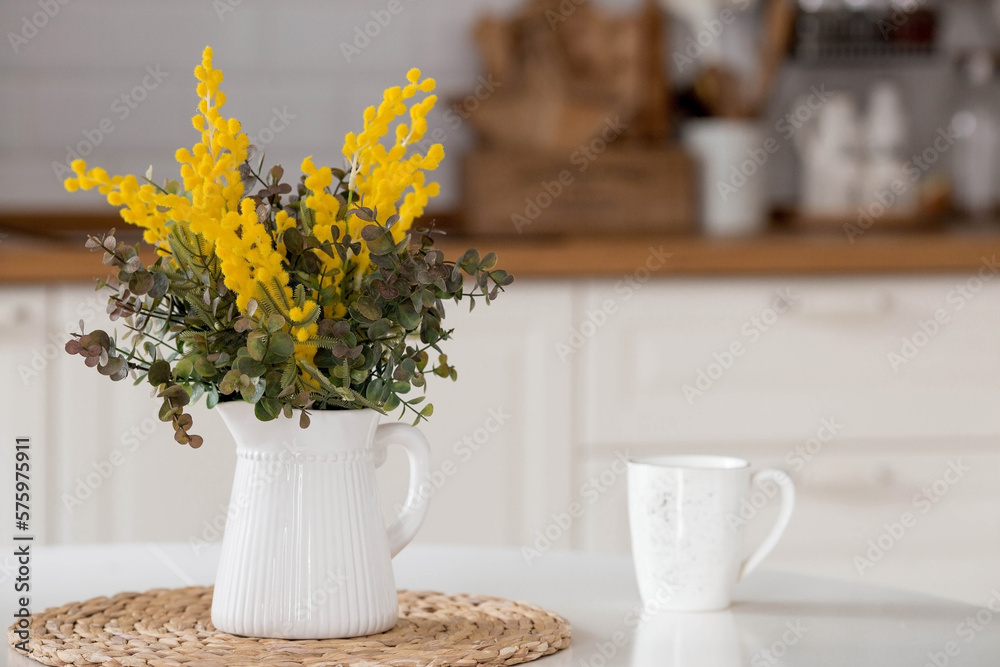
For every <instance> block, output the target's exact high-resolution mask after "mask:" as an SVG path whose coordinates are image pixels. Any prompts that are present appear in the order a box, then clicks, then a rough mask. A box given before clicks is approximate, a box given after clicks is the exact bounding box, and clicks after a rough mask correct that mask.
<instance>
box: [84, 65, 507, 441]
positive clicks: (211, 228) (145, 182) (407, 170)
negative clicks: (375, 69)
mask: <svg viewBox="0 0 1000 667" xmlns="http://www.w3.org/2000/svg"><path fill="white" fill-rule="evenodd" d="M194 73H195V77H196V78H197V80H198V88H197V92H198V97H199V102H198V113H197V114H196V115H195V116H194V118H193V119H192V122H193V124H194V129H195V130H197V131H198V132H199V133H200V134H201V141H200V142H199V143H197V144H195V146H194V147H193V148H191V149H187V148H181V149H180V150H178V151H177V154H176V157H177V162H178V163H179V164H180V177H181V178H180V181H177V180H166V181H165V182H163V183H162V184H157V183H155V182H154V181H153V175H152V168H150V170H149V171H148V172H147V173H146V174H145V176H144V177H143V178H142V179H141V180H140V179H138V178H136V177H135V176H132V175H128V176H110V175H109V174H108V173H107V172H106V171H105V170H104V169H101V168H100V167H96V168H92V169H88V167H87V164H86V163H85V162H84V161H83V160H76V161H74V162H73V164H72V165H71V166H72V169H73V172H74V174H75V175H74V176H73V177H70V178H67V179H66V181H65V186H66V189H67V190H69V191H75V190H90V189H92V188H97V190H98V191H99V192H100V193H101V194H103V195H105V196H106V197H107V200H108V203H109V204H111V205H113V206H118V207H121V216H122V218H123V219H124V220H125V222H127V223H129V224H131V225H136V226H138V227H140V228H141V229H142V230H143V240H144V241H145V242H146V243H147V244H149V245H151V246H152V247H153V248H154V249H155V253H156V255H155V261H152V262H151V263H148V265H147V264H144V262H143V259H142V257H141V256H140V252H139V247H138V246H137V245H136V246H132V245H129V244H127V243H124V242H120V241H118V240H117V239H116V238H115V231H114V230H111V231H110V232H109V233H107V234H105V235H103V236H92V237H90V238H89V240H88V241H87V246H88V247H89V248H91V249H94V250H99V251H103V253H104V263H105V264H106V265H107V266H108V267H111V268H112V269H113V270H115V271H117V273H115V274H113V275H112V276H111V277H110V278H109V279H108V280H106V281H101V282H100V283H99V288H105V289H109V290H110V292H111V293H110V295H109V306H108V312H109V313H110V316H111V319H112V320H117V319H123V320H124V326H125V329H127V331H126V332H125V333H124V335H123V336H122V339H121V340H118V339H117V338H116V336H114V335H112V334H109V333H107V332H106V331H103V330H94V331H91V332H89V333H86V332H84V331H83V330H82V326H83V325H82V322H81V331H80V333H78V334H74V336H73V338H72V339H71V340H70V341H69V342H67V344H66V350H67V352H69V353H71V354H79V355H81V356H83V357H84V358H85V359H86V363H87V365H88V366H91V367H96V368H97V370H98V371H99V372H100V373H101V374H102V375H106V376H108V377H110V378H111V379H112V380H124V379H125V378H127V377H130V376H131V377H132V378H133V379H134V380H135V382H136V384H139V383H140V382H142V381H144V380H145V381H148V382H149V383H150V384H151V385H153V386H154V387H155V388H156V389H157V396H159V397H160V398H162V399H163V403H162V406H161V408H160V413H159V416H160V419H161V420H163V421H169V422H171V423H172V425H173V428H174V431H175V439H176V440H177V441H178V442H179V443H182V444H188V445H190V446H192V447H199V446H200V445H201V444H202V438H201V437H200V436H198V435H195V434H193V433H192V432H191V426H192V418H191V415H190V414H189V413H186V412H185V411H184V408H185V407H186V406H187V405H188V404H189V403H191V402H192V401H196V400H198V399H199V398H201V397H202V396H204V397H205V400H206V403H207V405H208V407H210V408H211V407H214V406H215V405H216V404H217V403H218V402H219V401H226V400H244V401H247V402H250V403H252V404H254V406H255V413H256V416H257V417H258V418H259V419H261V420H265V421H267V420H271V419H275V418H277V417H278V416H279V415H282V414H284V415H285V416H286V417H291V416H292V415H293V411H295V410H298V411H299V413H300V424H301V426H302V427H303V428H305V427H307V426H308V425H309V410H310V409H320V410H325V409H360V408H372V409H375V410H378V411H381V412H388V411H392V410H395V409H397V408H399V409H400V410H401V412H402V413H406V412H407V411H409V412H412V413H413V415H414V416H415V423H416V421H419V420H420V419H423V418H426V417H428V416H430V415H431V413H432V412H433V406H432V405H431V404H430V403H427V404H423V405H421V403H422V401H423V399H424V397H425V396H424V394H423V392H421V393H420V395H416V396H413V395H411V390H412V389H413V388H414V387H416V388H420V389H425V376H426V374H427V373H432V374H434V375H438V376H440V377H447V378H451V379H452V380H454V379H456V377H457V373H456V371H455V369H454V368H453V367H451V366H450V365H449V363H448V358H447V356H446V355H445V354H444V352H442V350H441V347H440V345H441V343H442V341H444V340H447V339H448V338H450V336H451V333H452V332H451V330H449V329H445V328H444V326H443V319H444V314H445V313H444V306H443V302H444V301H447V300H454V301H456V302H457V301H461V300H462V299H463V298H466V297H467V298H468V299H469V307H470V309H471V308H472V307H473V306H474V305H475V303H476V299H477V298H481V299H482V300H484V301H485V302H486V303H487V304H488V303H489V302H490V301H491V300H493V299H495V298H496V297H497V295H498V293H499V292H500V291H501V290H502V289H503V288H504V287H505V286H507V285H509V284H510V283H511V282H512V281H513V276H511V275H509V274H508V273H506V272H505V271H503V270H500V269H496V268H495V266H496V261H497V259H496V255H494V254H493V253H489V254H486V255H485V256H480V255H479V253H478V252H477V251H476V250H475V249H470V250H468V251H466V252H465V253H464V254H463V255H462V256H461V257H460V258H458V259H457V260H456V261H448V260H446V259H445V258H444V255H443V254H442V252H441V251H440V250H437V249H435V248H434V236H436V235H437V234H439V233H440V232H437V231H435V230H434V229H433V226H432V225H431V224H422V223H420V222H419V221H418V218H419V217H420V215H421V214H422V213H423V211H424V207H425V205H426V204H427V201H428V199H429V198H430V197H433V196H434V195H436V194H437V192H438V184H437V183H431V182H428V181H427V177H426V172H428V171H431V170H433V169H435V168H436V167H437V165H438V163H439V162H440V161H441V159H442V158H443V157H444V150H443V149H442V147H441V145H440V144H434V145H432V146H430V147H429V148H428V149H427V150H426V153H425V154H423V155H421V154H419V153H414V154H412V155H410V154H408V153H409V151H410V149H411V148H412V147H413V146H414V145H415V144H417V143H418V142H419V141H420V140H421V139H422V138H423V136H424V134H425V132H426V129H427V121H426V117H427V113H428V112H429V111H430V109H431V108H432V107H433V106H434V103H435V101H436V97H435V96H434V95H429V94H427V93H430V92H431V91H433V89H434V80H433V79H427V78H423V79H422V78H421V73H420V71H419V70H417V69H412V70H410V72H409V73H408V74H407V76H406V80H407V83H406V85H405V86H401V87H400V86H397V87H393V88H389V89H388V90H386V91H385V94H384V97H383V99H382V102H381V104H379V106H378V107H377V108H376V107H369V108H368V109H366V110H365V114H364V129H363V130H362V131H361V132H360V133H358V134H355V133H354V132H350V133H348V134H347V136H346V138H345V141H344V149H343V154H344V158H345V163H344V168H342V169H341V168H331V167H326V166H322V167H318V166H316V165H315V164H314V162H313V159H312V157H307V158H305V159H304V160H303V161H302V171H303V176H302V178H301V179H300V180H299V182H298V183H297V185H296V186H295V187H293V186H292V185H290V184H288V183H286V182H283V180H282V179H283V177H284V171H283V169H282V168H281V167H280V166H274V167H272V168H271V169H269V170H267V171H265V170H264V169H263V159H261V160H260V161H256V160H255V152H256V149H255V148H254V147H253V146H251V145H250V143H249V140H248V139H247V136H246V134H244V133H243V131H242V130H241V126H240V123H239V121H237V120H236V119H234V118H226V117H224V116H223V115H222V113H221V109H222V107H223V105H224V104H225V100H226V97H225V94H224V93H223V92H222V91H221V90H220V89H219V86H220V84H221V83H222V79H223V76H222V72H221V71H219V70H217V69H215V68H214V67H213V66H212V50H211V48H206V49H205V52H204V54H203V58H202V63H201V65H199V66H198V67H196V68H195V72H194ZM421 94H424V95H423V98H422V99H421V100H420V101H416V100H417V98H418V97H420V96H421ZM407 112H409V119H408V122H405V121H406V119H403V120H398V119H399V118H400V117H401V116H403V115H404V114H406V113H407ZM393 123H396V124H395V126H394V128H390V126H392V125H393ZM390 129H392V132H393V133H394V139H395V141H394V143H393V144H392V145H391V146H387V145H385V144H384V143H383V138H384V137H385V136H386V135H387V134H389V133H390ZM254 162H257V164H256V166H255V164H254ZM466 277H468V279H467V278H466ZM467 286H468V287H469V289H468V291H466V287H467ZM432 357H433V361H432Z"/></svg>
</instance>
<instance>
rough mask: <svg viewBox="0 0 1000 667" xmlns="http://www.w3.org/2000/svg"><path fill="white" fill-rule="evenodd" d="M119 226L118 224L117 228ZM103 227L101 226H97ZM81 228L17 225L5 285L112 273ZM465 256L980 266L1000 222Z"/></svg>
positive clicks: (578, 266)
mask: <svg viewBox="0 0 1000 667" xmlns="http://www.w3.org/2000/svg"><path fill="white" fill-rule="evenodd" d="M108 226H111V225H108ZM97 228H100V227H97ZM83 238H84V235H83V234H82V233H81V232H73V233H71V234H70V235H69V236H54V237H52V238H49V239H45V238H39V237H38V236H37V235H36V236H33V237H26V236H24V235H23V234H20V233H16V232H12V233H10V234H9V235H8V236H6V238H4V237H0V283H29V282H34V283H38V282H43V283H44V282H67V281H86V280H91V279H93V278H95V277H98V276H104V275H106V274H107V270H106V267H104V266H103V264H102V263H101V261H100V260H101V257H100V255H99V254H98V253H91V252H90V251H88V250H86V249H85V248H84V247H83V242H82V239H83ZM440 246H441V248H442V249H443V250H444V251H445V253H446V254H447V255H450V256H452V257H457V255H458V254H459V253H461V252H462V251H463V250H465V249H466V248H468V247H476V248H478V249H479V250H480V252H483V253H485V252H487V251H489V250H493V251H495V252H496V253H497V255H498V256H499V258H500V261H499V264H498V266H499V267H500V268H503V269H505V270H507V271H509V272H510V273H513V274H514V275H515V276H519V277H522V278H575V277H615V276H617V277H622V276H625V275H629V274H633V273H635V272H637V271H638V272H640V273H642V272H644V271H645V270H646V269H650V271H651V273H652V274H653V275H656V276H665V277H666V276H679V275H686V276H690V275H701V276H727V275H776V274H878V273H882V274H884V273H926V272H964V271H974V270H976V269H977V268H978V267H979V266H981V265H982V264H983V262H984V261H986V260H987V259H989V258H992V257H993V256H994V255H997V256H1000V225H995V226H993V227H992V228H990V229H980V230H972V229H968V228H962V227H949V228H947V229H945V230H941V231H936V232H923V233H911V234H902V233H900V234H879V233H875V232H874V231H872V232H870V233H868V234H866V235H864V236H862V237H860V238H856V239H854V243H851V242H850V241H849V240H848V239H847V238H846V237H845V236H844V235H837V234H830V235H819V234H807V233H770V234H766V235H763V236H758V237H752V238H745V239H732V240H722V239H709V238H704V237H699V236H666V235H664V236H622V235H618V236H605V237H596V236H587V237H568V238H544V237H538V238H525V237H464V236H457V235H449V236H447V237H445V239H444V240H442V241H441V242H440Z"/></svg>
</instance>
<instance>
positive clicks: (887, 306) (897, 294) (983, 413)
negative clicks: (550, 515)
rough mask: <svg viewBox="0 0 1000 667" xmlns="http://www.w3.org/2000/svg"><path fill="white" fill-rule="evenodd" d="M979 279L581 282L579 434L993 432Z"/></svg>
mask: <svg viewBox="0 0 1000 667" xmlns="http://www.w3.org/2000/svg"><path fill="white" fill-rule="evenodd" d="M975 278H976V277H975V275H971V276H962V275H954V276H942V277H934V278H909V279H908V278H893V279H870V278H865V279H861V278H858V279H840V278H838V279H802V278H794V277H793V278H789V279H787V280H783V279H754V280H747V281H743V282H736V281H733V280H715V279H711V280H710V279H704V280H671V281H659V282H650V283H648V284H646V285H641V286H639V288H638V289H632V290H627V291H626V290H621V289H616V287H615V285H614V284H610V283H601V282H592V283H589V284H588V285H587V286H586V287H585V288H583V291H582V298H581V299H579V300H578V308H577V309H576V310H577V312H576V313H575V327H574V329H573V331H572V332H571V334H570V336H572V337H573V338H572V341H570V339H569V338H568V339H567V341H568V342H572V343H574V344H575V347H573V346H571V347H570V348H569V349H570V350H571V354H573V355H578V356H577V359H578V361H579V368H580V374H581V380H582V381H581V383H580V392H581V395H582V399H581V404H582V407H583V410H582V412H581V414H582V420H583V427H582V433H581V437H582V440H583V441H584V442H585V443H586V444H587V445H590V446H615V445H621V444H632V443H654V442H685V443H697V442H717V441H719V440H734V439H744V440H759V441H767V440H773V439H798V438H801V437H803V436H805V435H806V434H808V433H810V432H812V431H813V430H815V428H816V425H817V424H818V423H819V422H820V420H821V419H822V418H824V417H835V418H836V419H837V420H838V421H839V422H841V423H843V424H844V431H845V432H844V435H849V436H852V437H874V438H885V437H912V438H929V437H944V436H989V435H997V434H1000V412H998V411H997V410H996V409H995V397H996V396H997V390H998V389H1000V336H997V335H996V332H998V331H1000V310H998V309H997V308H996V307H995V306H994V304H995V303H996V302H997V297H998V296H1000V280H998V281H997V282H996V283H993V282H989V281H987V282H985V283H983V282H981V281H980V282H979V283H978V289H977V290H975V291H972V290H971V288H970V285H974V284H975V283H974V282H970V281H973V280H974V279H975ZM619 287H620V285H619ZM588 322H590V323H591V324H589V325H588V324H587V323H588ZM588 334H589V335H588ZM563 352H564V354H565V348H563Z"/></svg>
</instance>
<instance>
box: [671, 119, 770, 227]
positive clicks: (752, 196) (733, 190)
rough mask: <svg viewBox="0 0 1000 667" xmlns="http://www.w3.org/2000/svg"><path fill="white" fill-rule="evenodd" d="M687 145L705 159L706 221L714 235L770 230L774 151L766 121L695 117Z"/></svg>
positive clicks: (702, 198) (701, 163)
mask: <svg viewBox="0 0 1000 667" xmlns="http://www.w3.org/2000/svg"><path fill="white" fill-rule="evenodd" d="M681 137H682V142H683V144H684V147H685V148H687V150H688V151H689V152H690V153H691V154H692V155H693V156H694V157H695V159H696V160H697V161H698V162H699V166H700V172H701V178H700V179H699V183H700V189H701V193H700V203H701V223H702V229H703V231H704V233H705V234H707V235H709V236H747V235H751V234H758V233H760V232H762V231H764V230H765V229H766V228H767V223H768V217H769V210H768V208H769V207H768V178H767V173H768V171H769V170H770V164H769V162H770V160H771V159H772V157H773V151H769V150H768V145H767V144H766V143H765V142H766V138H765V136H764V130H763V128H762V126H761V124H760V123H759V122H757V121H752V120H729V119H722V118H707V119H699V120H693V121H689V122H687V123H686V124H685V125H684V128H683V130H682V132H681Z"/></svg>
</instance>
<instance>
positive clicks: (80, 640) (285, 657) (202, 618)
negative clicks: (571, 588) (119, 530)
mask: <svg viewBox="0 0 1000 667" xmlns="http://www.w3.org/2000/svg"><path fill="white" fill-rule="evenodd" d="M211 608H212V589H211V588H207V587H200V586H199V587H190V588H175V589H154V590H151V591H147V592H145V593H120V594H118V595H116V596H114V597H111V598H106V597H102V598H94V599H92V600H87V601H86V602H74V603H70V604H67V605H63V606H62V607H54V608H52V609H47V610H46V611H43V612H40V613H36V614H32V616H31V626H30V633H31V637H30V640H29V642H28V649H29V650H28V653H27V654H26V655H27V656H28V657H30V658H32V659H34V660H37V661H38V662H41V663H44V664H46V665H53V666H54V667H62V666H63V665H77V666H81V667H82V666H84V665H103V667H145V666H146V665H149V666H150V667H181V666H183V667H213V666H218V665H227V666H229V665H232V666H242V665H246V666H250V665H254V666H255V667H258V666H260V667H286V666H289V667H290V666H291V665H311V666H313V667H332V666H333V665H344V666H348V665H349V666H351V667H360V666H362V665H363V666H365V667H375V666H376V665H391V666H393V667H397V666H398V667H403V666H405V667H422V666H425V665H426V666H432V667H444V666H445V665H453V666H455V667H475V666H476V665H516V664H519V663H522V662H528V661H530V660H535V659H537V658H540V657H542V656H544V655H549V654H550V653H555V652H556V651H558V650H559V649H563V648H566V647H567V646H569V641H570V626H569V623H568V622H567V621H566V620H565V619H563V618H561V617H560V616H557V615H556V614H553V613H551V612H548V611H545V610H544V609H540V608H538V607H535V606H533V605H530V604H525V603H522V602H511V601H509V600H504V599H501V598H495V597H487V596H476V595H464V594H459V595H446V594H443V593H429V592H416V591H400V592H399V612H400V613H399V623H397V624H396V627H395V628H393V629H392V630H390V631H389V632H385V633H382V634H379V635H370V636H368V637H358V638H355V639H323V640H311V639H300V640H286V639H254V638H249V637H238V636H235V635H230V634H227V633H224V632H219V631H218V630H216V629H215V626H213V625H212V622H211V620H210V619H211ZM7 636H8V639H9V640H10V641H11V644H13V643H14V642H16V641H18V640H17V639H15V635H14V634H13V627H11V629H10V630H8V632H7ZM18 652H19V653H22V654H23V652H22V651H18Z"/></svg>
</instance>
